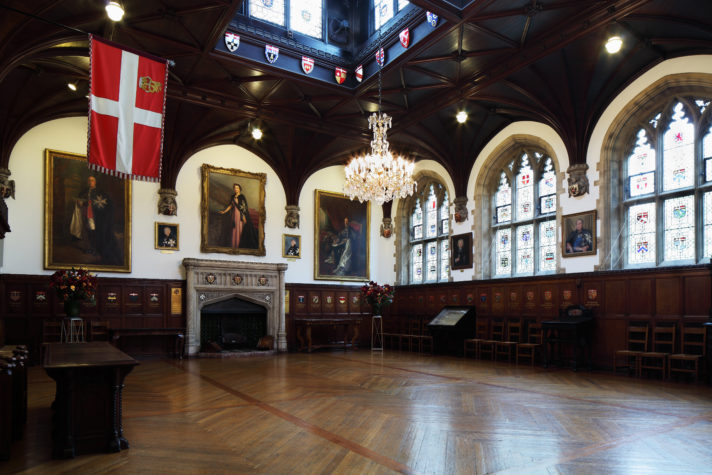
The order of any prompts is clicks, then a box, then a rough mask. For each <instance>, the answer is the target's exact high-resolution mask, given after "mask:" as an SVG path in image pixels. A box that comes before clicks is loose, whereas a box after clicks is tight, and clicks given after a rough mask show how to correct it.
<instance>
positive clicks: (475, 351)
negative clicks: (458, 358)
mask: <svg viewBox="0 0 712 475" xmlns="http://www.w3.org/2000/svg"><path fill="white" fill-rule="evenodd" d="M488 328H489V323H488V322H487V320H480V319H477V321H476V322H475V338H467V339H466V340H465V347H464V351H463V356H465V357H467V353H468V351H471V352H472V356H474V357H475V358H479V357H480V343H481V342H483V341H485V340H487V330H488Z"/></svg>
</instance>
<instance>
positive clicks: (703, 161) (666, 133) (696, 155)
mask: <svg viewBox="0 0 712 475" xmlns="http://www.w3.org/2000/svg"><path fill="white" fill-rule="evenodd" d="M663 100H666V101H669V102H667V105H666V106H664V107H661V108H660V109H658V111H660V112H658V113H657V114H656V115H655V117H654V118H653V119H652V120H651V119H649V118H644V119H643V118H642V117H640V118H641V119H643V120H642V124H641V125H640V126H639V128H638V131H637V132H636V136H635V139H636V141H635V144H634V145H633V146H632V151H631V152H630V155H628V156H627V158H626V160H625V161H624V167H623V170H622V172H623V173H624V177H625V179H624V180H622V183H624V184H625V185H624V190H623V191H624V193H623V196H624V198H623V200H622V204H621V206H622V207H623V213H621V214H618V213H615V215H616V216H620V218H617V217H616V216H614V217H613V219H612V222H611V227H612V228H613V229H622V231H621V232H620V235H621V236H622V238H620V241H619V242H620V246H619V247H617V246H615V243H616V240H618V239H619V235H618V234H616V233H613V235H614V237H613V239H614V241H613V248H612V250H611V253H612V256H615V255H616V254H617V253H619V254H617V255H618V256H620V257H622V259H621V260H618V258H617V257H612V258H611V262H613V263H615V262H616V261H618V262H622V263H623V265H633V266H651V265H659V264H668V263H670V264H676V263H689V262H699V261H700V260H701V259H703V258H704V257H706V256H708V255H709V253H712V249H710V246H712V245H710V244H709V243H708V241H709V240H710V239H711V238H712V235H711V234H710V233H711V232H712V228H709V227H708V226H712V223H711V222H710V218H709V213H710V211H709V210H708V203H707V200H709V199H710V198H708V196H707V195H708V193H711V192H712V128H710V125H709V121H708V118H707V116H708V115H709V114H710V104H711V103H712V101H710V98H700V97H687V98H682V99H681V98H671V99H663ZM648 117H649V116H648ZM630 120H631V121H633V122H632V123H635V119H634V118H631V119H630ZM650 125H652V126H653V127H654V128H650ZM702 127H704V129H702ZM698 130H701V131H702V133H698V132H697V131H698ZM622 221H626V222H622ZM700 239H702V243H701V242H700Z"/></svg>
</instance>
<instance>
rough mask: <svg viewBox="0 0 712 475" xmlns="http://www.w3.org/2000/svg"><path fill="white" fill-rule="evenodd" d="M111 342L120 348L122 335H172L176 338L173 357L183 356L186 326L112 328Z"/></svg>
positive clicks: (110, 331)
mask: <svg viewBox="0 0 712 475" xmlns="http://www.w3.org/2000/svg"><path fill="white" fill-rule="evenodd" d="M109 333H110V335H111V343H112V344H113V345H114V346H116V347H117V348H118V346H119V340H120V339H121V337H146V336H170V337H173V338H174V339H175V342H174V344H173V357H176V358H180V359H182V358H183V351H184V348H185V328H112V329H110V330H109Z"/></svg>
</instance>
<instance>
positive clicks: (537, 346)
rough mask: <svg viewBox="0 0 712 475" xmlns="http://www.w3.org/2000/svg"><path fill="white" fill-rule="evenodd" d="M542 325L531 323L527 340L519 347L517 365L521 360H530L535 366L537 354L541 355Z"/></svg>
mask: <svg viewBox="0 0 712 475" xmlns="http://www.w3.org/2000/svg"><path fill="white" fill-rule="evenodd" d="M541 337H542V335H541V323H530V324H529V326H528V328H527V340H526V341H525V342H524V343H520V344H518V345H517V363H519V361H520V359H525V360H526V359H528V360H529V363H530V364H531V365H532V366H534V359H535V358H536V353H537V352H539V353H541Z"/></svg>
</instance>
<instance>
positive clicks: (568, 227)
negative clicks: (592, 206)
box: [561, 210, 596, 257]
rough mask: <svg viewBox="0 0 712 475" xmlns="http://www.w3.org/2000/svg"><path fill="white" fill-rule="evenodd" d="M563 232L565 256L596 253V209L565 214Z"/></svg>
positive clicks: (562, 250)
mask: <svg viewBox="0 0 712 475" xmlns="http://www.w3.org/2000/svg"><path fill="white" fill-rule="evenodd" d="M561 233H562V236H561V241H562V242H561V255H562V256H563V257H575V256H590V255H592V254H596V210H593V211H587V212H585V213H578V214H570V215H568V216H564V217H563V218H562V224H561Z"/></svg>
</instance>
